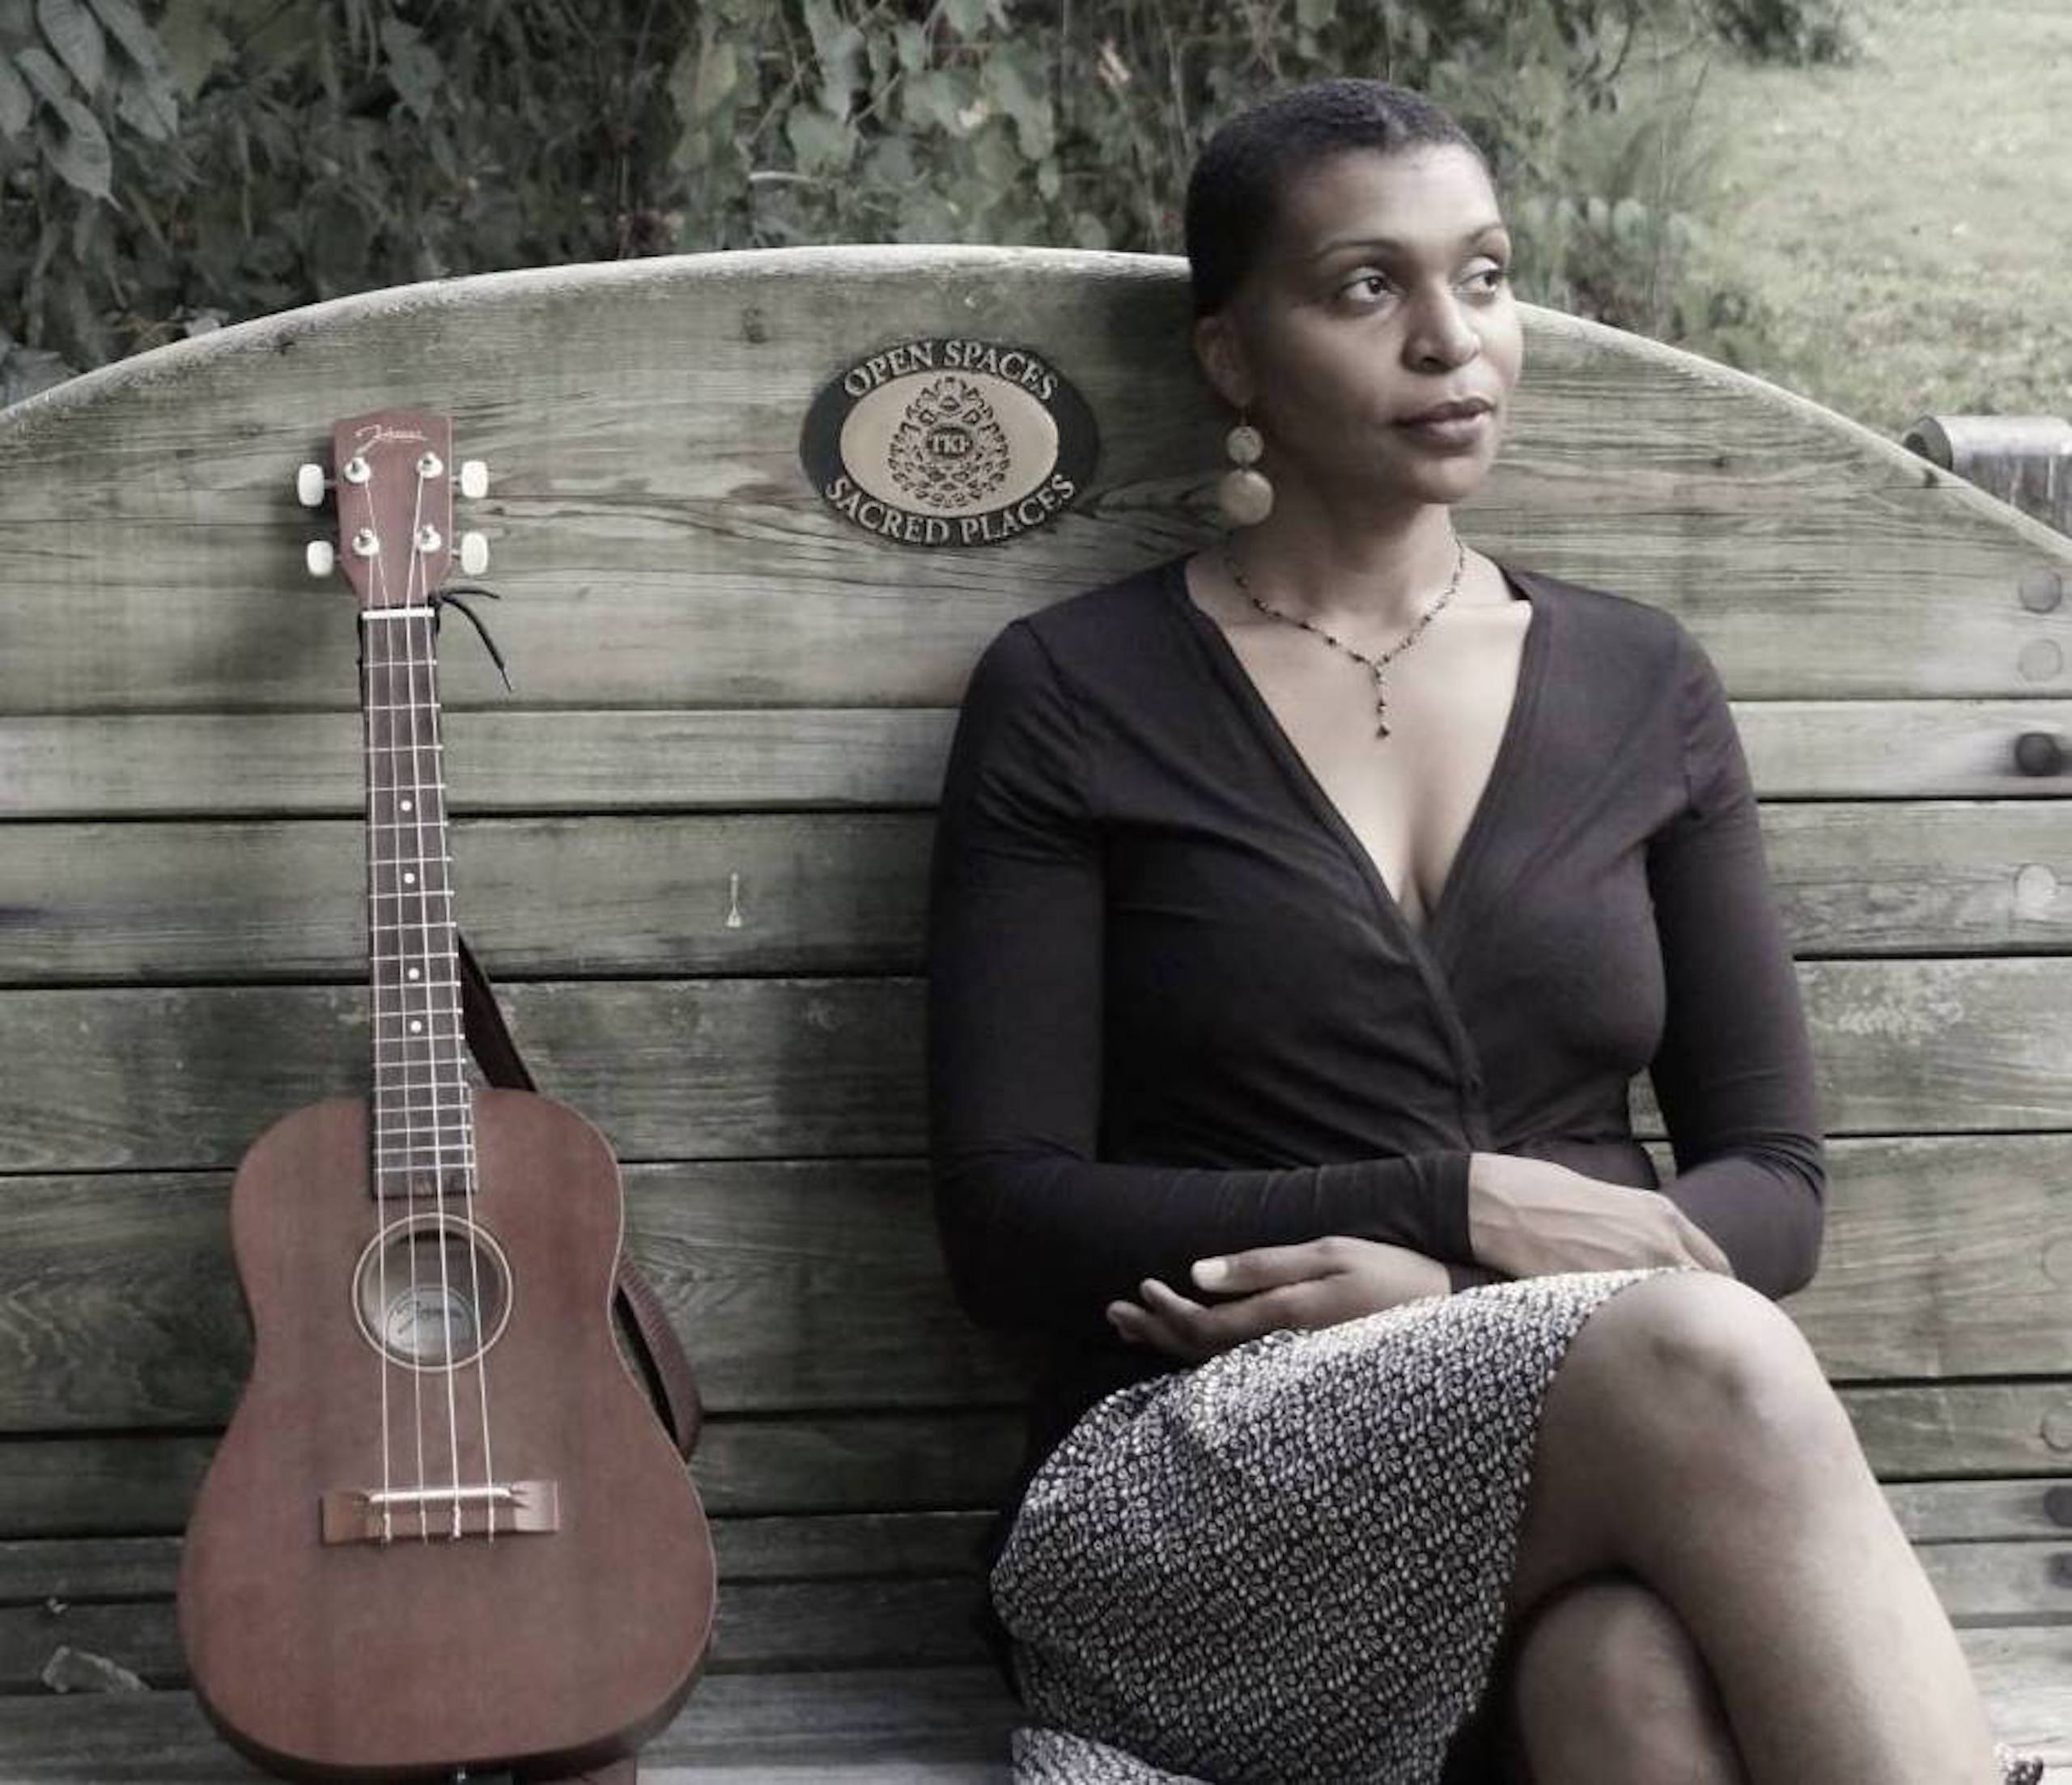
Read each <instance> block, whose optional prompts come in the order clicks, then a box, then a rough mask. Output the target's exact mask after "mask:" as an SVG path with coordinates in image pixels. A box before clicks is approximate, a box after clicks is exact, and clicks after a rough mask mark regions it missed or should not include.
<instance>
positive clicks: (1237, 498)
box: [1216, 411, 1273, 527]
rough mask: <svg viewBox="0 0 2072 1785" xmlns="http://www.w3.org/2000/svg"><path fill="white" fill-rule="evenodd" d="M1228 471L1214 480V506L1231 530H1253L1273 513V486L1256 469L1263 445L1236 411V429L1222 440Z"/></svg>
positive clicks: (1258, 436)
mask: <svg viewBox="0 0 2072 1785" xmlns="http://www.w3.org/2000/svg"><path fill="white" fill-rule="evenodd" d="M1223 450H1224V451H1225V452H1227V453H1229V456H1230V465H1231V469H1229V470H1228V471H1226V472H1225V473H1223V475H1222V477H1220V478H1218V479H1217V480H1216V507H1218V508H1220V509H1221V510H1222V511H1223V518H1224V519H1225V520H1227V521H1229V523H1230V524H1231V525H1232V526H1233V527H1256V526H1258V525H1259V523H1260V522H1261V521H1263V520H1264V519H1266V517H1267V515H1270V514H1272V512H1273V485H1272V483H1271V482H1270V481H1268V480H1267V475H1266V473H1264V472H1263V471H1261V470H1259V469H1257V467H1258V464H1259V456H1260V454H1262V453H1263V452H1265V451H1266V442H1265V440H1264V439H1262V438H1261V437H1260V435H1259V430H1258V429H1257V428H1255V427H1254V426H1252V425H1251V423H1250V422H1247V421H1246V419H1245V418H1244V415H1243V412H1242V411H1240V412H1239V414H1238V425H1237V426H1235V427H1233V429H1231V430H1230V431H1229V433H1228V434H1226V435H1224V437H1223Z"/></svg>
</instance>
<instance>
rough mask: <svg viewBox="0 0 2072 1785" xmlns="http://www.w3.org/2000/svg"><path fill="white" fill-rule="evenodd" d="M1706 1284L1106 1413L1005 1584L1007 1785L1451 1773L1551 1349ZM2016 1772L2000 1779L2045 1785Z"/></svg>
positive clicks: (1076, 1430) (1319, 1352) (1415, 1783)
mask: <svg viewBox="0 0 2072 1785" xmlns="http://www.w3.org/2000/svg"><path fill="white" fill-rule="evenodd" d="M1694 1269H1696V1266H1656V1267H1652V1268H1650V1269H1645V1270H1604V1271H1587V1272H1574V1273H1569V1274H1559V1275H1553V1276H1545V1277H1530V1278H1520V1279H1518V1280H1516V1281H1514V1282H1509V1283H1492V1284H1488V1285H1486V1286H1484V1287H1480V1288H1476V1289H1472V1290H1468V1291H1463V1292H1462V1293H1460V1294H1458V1295H1440V1296H1431V1297H1426V1298H1425V1299H1423V1300H1418V1301H1414V1302H1408V1303H1405V1304H1402V1305H1400V1306H1399V1307H1395V1308H1389V1309H1387V1310H1386V1311H1384V1312H1381V1313H1378V1314H1370V1315H1367V1316H1364V1317H1362V1318H1361V1319H1358V1320H1353V1321H1346V1322H1344V1323H1343V1324H1342V1325H1336V1326H1330V1327H1326V1328H1323V1329H1321V1330H1318V1331H1315V1332H1278V1333H1268V1334H1267V1335H1265V1336H1264V1337H1263V1338H1258V1339H1255V1340H1253V1341H1251V1342H1250V1343H1248V1344H1246V1345H1242V1346H1238V1347H1237V1348H1235V1349H1234V1350H1230V1351H1227V1352H1225V1353H1224V1354H1222V1355H1221V1356H1219V1357H1216V1358H1213V1359H1210V1360H1209V1361H1208V1362H1207V1363H1204V1364H1201V1365H1199V1366H1198V1367H1195V1368H1192V1369H1186V1370H1178V1371H1175V1372H1172V1373H1170V1374H1168V1375H1166V1376H1159V1377H1157V1378H1155V1379H1153V1380H1150V1381H1148V1382H1140V1383H1137V1384H1132V1386H1130V1387H1127V1388H1125V1389H1119V1390H1118V1391H1117V1392H1116V1393H1113V1394H1111V1395H1110V1396H1108V1397H1106V1399H1104V1400H1102V1401H1100V1402H1098V1404H1097V1405H1096V1406H1093V1408H1092V1409H1090V1410H1089V1411H1088V1412H1087V1413H1086V1414H1085V1416H1084V1417H1083V1418H1081V1420H1080V1421H1079V1422H1078V1424H1077V1425H1076V1426H1075V1427H1073V1428H1072V1431H1071V1433H1070V1434H1069V1435H1068V1436H1067V1437H1066V1439H1064V1442H1063V1443H1062V1444H1060V1445H1059V1447H1058V1448H1057V1449H1056V1450H1055V1451H1054V1452H1052V1453H1051V1456H1050V1457H1049V1458H1048V1459H1047V1461H1045V1463H1044V1465H1043V1466H1042V1469H1040V1470H1039V1471H1038V1473H1037V1474H1036V1476H1035V1478H1034V1480H1033V1481H1032V1482H1030V1486H1029V1489H1028V1491H1027V1494H1026V1495H1025V1498H1024V1499H1023V1502H1022V1504H1021V1509H1020V1511H1019V1512H1018V1513H1017V1516H1016V1519H1015V1522H1014V1525H1013V1530H1012V1532H1011V1533H1009V1535H1008V1541H1007V1544H1006V1546H1005V1548H1004V1550H1002V1552H1001V1554H1000V1558H999V1560H998V1562H996V1565H995V1567H994V1570H993V1573H992V1580H991V1588H992V1596H993V1603H994V1607H995V1609H996V1611H997V1613H999V1616H1000V1620H1001V1622H1003V1623H1004V1625H1005V1626H1006V1628H1007V1630H1008V1634H1009V1635H1010V1636H1011V1637H1012V1638H1013V1651H1012V1652H1013V1666H1014V1671H1015V1674H1016V1677H1017V1683H1018V1685H1019V1686H1020V1688H1021V1698H1022V1702H1023V1703H1024V1705H1025V1707H1026V1710H1027V1711H1028V1713H1029V1716H1030V1726H1029V1727H1027V1728H1022V1729H1020V1730H1017V1732H1016V1733H1015V1736H1014V1765H1015V1778H1016V1780H1017V1785H1039V1782H1040V1785H1065V1782H1069V1785H1151V1782H1154V1781H1160V1780H1167V1779H1183V1780H1184V1779H1197V1780H1209V1781H1216V1782H1218V1785H1234V1782H1238V1781H1243V1782H1248V1785H1249V1782H1272V1785H1348V1782H1355V1781H1357V1782H1359V1785H1441V1780H1442V1779H1443V1780H1447V1781H1450V1780H1452V1779H1457V1778H1459V1777H1462V1776H1463V1772H1462V1771H1461V1770H1459V1769H1460V1765H1461V1761H1462V1758H1463V1753H1465V1752H1466V1751H1467V1750H1466V1744H1464V1743H1463V1744H1461V1745H1459V1746H1458V1748H1457V1747H1456V1736H1457V1735H1458V1734H1459V1733H1460V1732H1462V1731H1463V1728H1464V1726H1465V1725H1467V1724H1468V1723H1469V1721H1470V1719H1471V1717H1475V1716H1476V1714H1477V1713H1478V1712H1479V1711H1480V1707H1481V1702H1482V1700H1483V1698H1484V1694H1485V1692H1486V1690H1487V1688H1488V1684H1489V1680H1490V1677H1491V1673H1492V1665H1493V1663H1494V1661H1495V1659H1496V1656H1497V1651H1498V1646H1499V1643H1500V1641H1501V1639H1502V1637H1503V1634H1504V1627H1505V1594H1506V1592H1507V1590H1508V1588H1509V1584H1510V1580H1511V1577H1512V1575H1513V1572H1514V1565H1515V1562H1516V1558H1517V1550H1518V1529H1519V1524H1520V1521H1521V1520H1522V1516H1523V1514H1524V1511H1525V1506H1526V1488H1527V1486H1528V1484H1529V1482H1530V1478H1531V1461H1532V1453H1533V1447H1534V1440H1535V1435H1536V1434H1537V1432H1538V1430H1539V1418H1540V1413H1541V1409H1542V1406H1543V1402H1544V1400H1545V1397H1546V1394H1547V1390H1548V1387H1549V1385H1550V1384H1552V1381H1553V1379H1554V1376H1555V1373H1556V1370H1557V1368H1558V1367H1559V1366H1560V1362H1561V1359H1562V1356H1563V1355H1564V1353H1565V1351H1566V1350H1567V1349H1568V1346H1569V1342H1570V1341H1571V1340H1572V1339H1573V1338H1574V1336H1575V1334H1576V1333H1577V1331H1578V1330H1579V1329H1581V1327H1582V1324H1583V1322H1584V1321H1585V1320H1586V1319H1587V1318H1588V1317H1589V1316H1590V1314H1591V1313H1592V1312H1594V1310H1595V1309H1596V1308H1599V1306H1601V1305H1602V1304H1603V1303H1604V1302H1605V1301H1606V1300H1608V1299H1609V1298H1610V1297H1611V1296H1612V1295H1616V1294H1617V1293H1618V1291H1620V1290H1621V1289H1624V1288H1626V1287H1628V1286H1629V1285H1631V1284H1633V1283H1639V1282H1641V1281H1643V1280H1645V1278H1649V1277H1651V1276H1657V1275H1660V1274H1662V1273H1663V1272H1664V1271H1665V1270H1694ZM1479 1727H1480V1723H1479V1720H1478V1728H1479ZM1450 1749H1453V1750H1454V1752H1453V1753H1452V1754H1451V1756H1450ZM2002 1752H2003V1774H2004V1777H2005V1778H2006V1779H2007V1780H2008V1781H2009V1782H2010V1785H2014V1782H2018V1781H2021V1780H2023V1779H2027V1778H2033V1777H2035V1776H2037V1775H2038V1774H2040V1766H2039V1767H2037V1768H2036V1770H2035V1771H2034V1772H2032V1773H2031V1772H2025V1771H2023V1770H2021V1767H2022V1763H2021V1762H2020V1761H2019V1757H2013V1756H2011V1754H2010V1753H2008V1751H2006V1750H2004V1749H2003V1751H2002Z"/></svg>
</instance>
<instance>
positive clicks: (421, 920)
mask: <svg viewBox="0 0 2072 1785" xmlns="http://www.w3.org/2000/svg"><path fill="white" fill-rule="evenodd" d="M424 486H425V471H424V464H423V461H422V460H419V461H418V481H417V494H416V498H415V503H414V510H413V512H412V514H411V517H410V570H409V571H408V572H407V573H406V577H405V586H404V591H403V594H404V600H405V604H406V605H410V606H424V607H426V608H429V606H430V597H431V576H430V574H429V573H428V571H427V570H426V567H425V562H424V552H423V549H422V544H421V541H422V533H423V528H424ZM413 597H414V599H413ZM422 623H423V626H424V642H425V680H424V695H425V698H424V700H423V702H422V710H423V712H424V714H425V716H426V721H427V724H428V725H429V726H430V727H431V739H430V740H429V741H428V742H426V741H424V740H420V739H419V738H418V711H419V710H420V702H419V701H418V677H417V663H416V655H417V652H416V644H417V628H418V616H416V615H412V616H410V618H409V619H408V620H407V621H405V624H406V625H408V626H409V628H410V646H409V647H408V648H409V650H410V655H411V663H410V775H411V779H412V781H413V782H414V783H415V784H416V786H417V788H418V850H417V856H418V868H419V869H420V871H421V873H420V877H419V879H418V935H419V936H420V937H421V938H422V948H423V953H424V958H425V960H426V963H427V967H428V966H429V965H430V962H431V954H432V949H431V923H432V918H431V897H432V889H431V885H430V884H429V876H430V872H431V862H430V861H429V860H427V859H426V856H425V853H424V842H423V827H424V813H423V808H424V799H423V787H422V780H421V778H420V771H419V769H418V750H419V748H420V747H421V746H422V748H429V749H430V750H431V753H432V758H431V773H432V781H433V785H434V788H435V791H443V782H444V777H443V776H442V775H441V774H440V771H439V753H438V738H439V733H438V708H437V705H436V702H435V693H436V682H435V677H436V676H437V674H438V655H437V647H436V646H435V643H434V642H433V638H432V617H431V613H429V612H427V613H426V614H425V615H424V616H423V621H422ZM444 812H445V803H444V799H443V798H442V799H441V801H440V806H439V815H440V816H441V817H442V818H443V817H444ZM439 834H440V832H439V827H438V826H437V825H435V828H434V836H435V837H437V836H439ZM441 854H442V859H441V860H440V863H439V888H440V890H441V896H442V897H443V898H445V899H447V900H448V902H449V903H450V897H451V896H450V894H448V893H447V892H446V891H445V888H446V884H447V875H446V867H447V863H445V861H444V859H443V857H444V850H442V852H441ZM423 984H424V987H425V998H424V1005H425V1011H424V1016H423V1019H422V1028H423V1032H424V1037H425V1058H426V1059H427V1062H428V1064H429V1067H430V1072H431V1160H432V1168H431V1186H432V1198H433V1202H432V1206H433V1208H434V1209H435V1211H436V1215H435V1228H436V1231H437V1232H438V1235H439V1327H440V1332H441V1334H442V1350H443V1355H442V1357H441V1360H440V1365H439V1374H440V1375H441V1376H444V1378H445V1380H446V1456H447V1481H448V1489H449V1491H450V1492H451V1495H452V1514H451V1524H450V1528H449V1531H448V1536H449V1537H452V1538H457V1537H460V1535H461V1415H460V1408H459V1405H458V1403H457V1401H456V1398H455V1394H454V1384H453V1378H454V1375H455V1373H456V1372H455V1366H454V1362H453V1350H454V1322H453V1287H452V1278H451V1274H450V1272H449V1270H448V1264H447V1253H448V1250H449V1248H448V1244H447V1236H448V1226H447V1214H446V1158H445V1155H446V1149H445V1147H444V1146H443V1145H442V1139H443V1137H442V1135H441V1134H440V1132H439V1128H440V1123H439V1115H440V1110H439V1097H440V1091H441V1086H440V1082H439V1081H440V1071H439V1023H438V1016H437V1012H436V1011H435V1007H434V1005H433V1002H432V997H431V975H430V973H429V972H427V974H426V977H425V979H424V982H423ZM453 1040H454V1042H455V1045H456V1049H457V1047H458V1044H459V1037H457V1036H456V1037H453ZM453 1065H454V1075H455V1076H456V1078H457V1077H458V1075H459V1061H458V1059H457V1058H456V1060H455V1061H454V1062H453ZM462 1092H463V1094H464V1095H465V1086H463V1087H462ZM467 1140H468V1131H467V1126H466V1123H465V1118H463V1123H462V1126H461V1134H460V1138H459V1140H458V1141H457V1142H456V1151H457V1152H458V1154H459V1155H460V1158H461V1172H462V1180H463V1181H464V1182H465V1178H466V1168H467V1164H468V1151H469V1149H468V1144H467ZM470 1249H472V1241H470ZM478 1317H479V1315H478Z"/></svg>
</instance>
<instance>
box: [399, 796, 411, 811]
mask: <svg viewBox="0 0 2072 1785" xmlns="http://www.w3.org/2000/svg"><path fill="white" fill-rule="evenodd" d="M401 804H402V809H403V810H404V811H405V812H408V811H409V810H410V801H409V800H407V799H405V800H404V801H403V802H402V803H401Z"/></svg>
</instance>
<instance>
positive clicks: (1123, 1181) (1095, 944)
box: [928, 621, 1473, 1339]
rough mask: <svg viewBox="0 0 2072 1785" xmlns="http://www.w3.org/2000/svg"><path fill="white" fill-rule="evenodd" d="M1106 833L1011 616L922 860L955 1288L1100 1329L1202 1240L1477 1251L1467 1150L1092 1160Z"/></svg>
mask: <svg viewBox="0 0 2072 1785" xmlns="http://www.w3.org/2000/svg"><path fill="white" fill-rule="evenodd" d="M1102 854H1103V847H1102V836H1101V833H1100V828H1099V825H1098V822H1097V821H1096V819H1095V816H1094V814H1093V804H1092V803H1091V802H1090V800H1089V789H1088V763H1087V752H1086V748H1085V738H1084V735H1083V732H1082V729H1081V718H1080V716H1079V714H1077V713H1076V711H1075V710H1074V707H1073V704H1072V697H1071V696H1070V694H1069V693H1068V690H1067V689H1066V687H1065V685H1064V683H1063V681H1062V680H1061V678H1060V676H1059V672H1058V670H1057V668H1056V666H1055V664H1054V663H1053V662H1052V661H1051V658H1050V656H1049V655H1048V653H1047V651H1046V650H1045V647H1044V645H1043V642H1042V640H1041V639H1040V638H1038V636H1037V634H1036V633H1035V631H1034V629H1032V628H1031V627H1030V625H1028V623H1027V622H1026V621H1015V622H1013V623H1012V624H1010V625H1008V627H1006V628H1005V629H1004V630H1003V631H1002V632H1001V634H1000V635H999V636H998V637H997V638H996V639H995V640H994V641H993V642H992V643H991V645H990V646H989V647H987V651H985V653H984V654H983V656H982V657H981V658H980V659H979V664H978V665H977V667H976V668H975V669H974V672H973V674H972V677H971V680H970V685H969V686H968V688H967V689H966V693H965V697H964V702H963V706H962V712H961V714H960V716H959V719H958V722H957V731H956V735H955V738H954V740H953V744H952V745H951V749H950V755H949V765H948V768H947V770H946V773H945V779H944V786H943V794H942V803H941V808H940V814H939V816H938V820H937V826H936V836H935V847H934V854H933V857H932V863H931V871H930V888H929V923H928V931H929V933H928V1075H929V1125H930V1144H931V1151H932V1164H933V1174H934V1189H935V1202H936V1215H937V1219H938V1222H939V1224H940V1232H941V1236H942V1241H943V1246H944V1249H945V1254H946V1256H947V1258H948V1260H949V1267H950V1274H951V1277H952V1279H953V1283H954V1285H955V1287H956V1289H957V1294H958V1296H959V1299H960V1300H962V1303H963V1304H964V1306H965V1307H966V1309H967V1310H968V1311H969V1312H970V1314H971V1315H972V1316H973V1317H974V1318H975V1319H977V1320H979V1321H983V1322H985V1323H987V1324H996V1325H1014V1326H1024V1327H1034V1328H1038V1329H1044V1330H1047V1331H1048V1332H1051V1333H1055V1334H1057V1335H1059V1336H1062V1337H1065V1338H1081V1339H1084V1338H1106V1337H1108V1329H1107V1326H1106V1320H1105V1317H1104V1315H1103V1312H1102V1311H1103V1309H1104V1308H1105V1307H1106V1304H1107V1303H1108V1302H1109V1301H1110V1300H1115V1298H1117V1297H1119V1296H1124V1295H1132V1294H1133V1293H1134V1291H1135V1288H1136V1284H1137V1283H1139V1282H1140V1281H1141V1280H1142V1279H1143V1278H1146V1277H1157V1278H1161V1279H1163V1280H1164V1281H1166V1282H1167V1283H1173V1284H1174V1285H1175V1286H1184V1285H1185V1283H1186V1282H1187V1269H1188V1266H1190V1264H1191V1262H1192V1261H1194V1260H1195V1259H1196V1258H1199V1257H1206V1256H1209V1255H1212V1254H1214V1253H1223V1252H1229V1251H1233V1250H1236V1249H1240V1248H1243V1247H1246V1246H1255V1245H1272V1244H1290V1243H1293V1242H1297V1241H1301V1240H1310V1239H1315V1238H1318V1237H1319V1236H1323V1235H1325V1234H1330V1233H1344V1234H1351V1235H1354V1236H1361V1237H1365V1238H1369V1239H1374V1240H1388V1241H1391V1242H1393V1243H1395V1244H1401V1245H1407V1246H1411V1247H1413V1248H1415V1249H1417V1250H1420V1251H1422V1252H1425V1253H1429V1255H1430V1256H1432V1257H1437V1258H1441V1259H1450V1260H1458V1261H1471V1259H1472V1256H1473V1254H1472V1253H1471V1249H1470V1248H1469V1245H1468V1237H1467V1160H1468V1155H1467V1151H1464V1150H1463V1151H1457V1152H1456V1151H1437V1152H1429V1153H1419V1154H1415V1155H1405V1156H1399V1157H1393V1158H1383V1159H1363V1160H1346V1161H1339V1162H1335V1163H1331V1164H1322V1165H1314V1166H1291V1167H1286V1168H1243V1169H1228V1170H1225V1169H1220V1168H1208V1167H1198V1166H1170V1167H1169V1166H1165V1165H1157V1164H1137V1163H1123V1162H1118V1161H1104V1160H1101V1159H1099V1158H1098V1148H1099V1138H1100V1122H1101V1102H1102V1027H1103V1018H1102V1009H1103V1006H1102V988H1103V978H1104V975H1103V966H1102V961H1103V947H1104V935H1103V905H1104V898H1103V880H1102Z"/></svg>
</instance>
